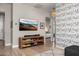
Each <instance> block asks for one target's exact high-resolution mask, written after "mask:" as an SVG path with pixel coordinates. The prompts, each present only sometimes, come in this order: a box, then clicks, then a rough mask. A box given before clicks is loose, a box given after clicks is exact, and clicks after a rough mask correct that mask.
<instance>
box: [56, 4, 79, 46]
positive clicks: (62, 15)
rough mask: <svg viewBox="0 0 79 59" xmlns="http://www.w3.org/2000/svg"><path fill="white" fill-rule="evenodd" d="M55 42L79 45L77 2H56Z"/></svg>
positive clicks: (62, 44)
mask: <svg viewBox="0 0 79 59" xmlns="http://www.w3.org/2000/svg"><path fill="white" fill-rule="evenodd" d="M56 14H57V15H56V43H57V45H58V46H60V47H67V46H70V45H79V4H77V3H74V4H68V3H65V4H56Z"/></svg>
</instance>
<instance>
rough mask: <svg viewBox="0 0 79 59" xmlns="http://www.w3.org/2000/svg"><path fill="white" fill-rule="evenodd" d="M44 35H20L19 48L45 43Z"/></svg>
mask: <svg viewBox="0 0 79 59" xmlns="http://www.w3.org/2000/svg"><path fill="white" fill-rule="evenodd" d="M43 44H44V37H43V36H31V37H20V38H19V48H26V47H31V46H36V45H43Z"/></svg>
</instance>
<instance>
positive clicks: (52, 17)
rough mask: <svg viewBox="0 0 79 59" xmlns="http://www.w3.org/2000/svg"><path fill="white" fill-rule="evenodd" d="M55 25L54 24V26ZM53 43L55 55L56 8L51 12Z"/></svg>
mask: <svg viewBox="0 0 79 59" xmlns="http://www.w3.org/2000/svg"><path fill="white" fill-rule="evenodd" d="M52 25H53V26H52ZM51 34H52V35H51V40H52V41H51V43H52V49H51V51H52V55H53V56H54V48H55V47H56V9H55V8H53V9H52V12H51Z"/></svg>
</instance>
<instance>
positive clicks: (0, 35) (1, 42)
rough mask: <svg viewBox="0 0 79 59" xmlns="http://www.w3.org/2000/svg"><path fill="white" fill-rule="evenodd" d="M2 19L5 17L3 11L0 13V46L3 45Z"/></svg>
mask: <svg viewBox="0 0 79 59" xmlns="http://www.w3.org/2000/svg"><path fill="white" fill-rule="evenodd" d="M4 19H5V13H0V47H4V46H5V38H4V37H5V32H4V28H5V26H4V24H5V23H4V22H5V21H4Z"/></svg>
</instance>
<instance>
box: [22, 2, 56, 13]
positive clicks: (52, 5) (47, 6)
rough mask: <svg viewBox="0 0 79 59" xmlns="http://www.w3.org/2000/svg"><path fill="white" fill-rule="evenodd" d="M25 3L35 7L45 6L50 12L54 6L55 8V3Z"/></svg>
mask: <svg viewBox="0 0 79 59" xmlns="http://www.w3.org/2000/svg"><path fill="white" fill-rule="evenodd" d="M23 4H25V5H28V6H32V7H35V8H43V9H45V10H47V11H49V12H50V11H51V10H52V8H55V3H23Z"/></svg>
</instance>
